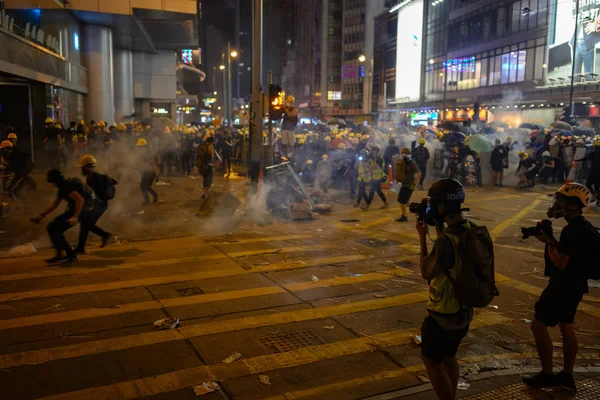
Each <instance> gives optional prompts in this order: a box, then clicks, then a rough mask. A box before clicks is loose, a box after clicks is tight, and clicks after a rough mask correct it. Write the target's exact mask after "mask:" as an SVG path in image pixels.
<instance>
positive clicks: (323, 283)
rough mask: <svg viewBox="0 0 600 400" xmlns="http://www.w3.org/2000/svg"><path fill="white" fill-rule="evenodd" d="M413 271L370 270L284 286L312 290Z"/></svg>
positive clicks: (369, 280) (293, 290)
mask: <svg viewBox="0 0 600 400" xmlns="http://www.w3.org/2000/svg"><path fill="white" fill-rule="evenodd" d="M412 273H413V272H412V271H410V270H408V269H406V268H401V267H398V268H397V269H390V270H386V271H380V272H369V273H366V274H361V275H360V276H342V277H335V278H330V279H321V280H319V281H318V282H312V281H311V282H297V283H290V284H287V285H283V287H284V288H286V289H287V290H289V291H290V292H298V291H301V290H311V289H316V288H327V287H332V286H341V285H353V284H357V283H364V282H371V281H379V280H388V279H393V278H394V277H395V276H408V275H412Z"/></svg>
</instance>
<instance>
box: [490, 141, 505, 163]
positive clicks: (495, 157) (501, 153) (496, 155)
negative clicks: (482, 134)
mask: <svg viewBox="0 0 600 400" xmlns="http://www.w3.org/2000/svg"><path fill="white" fill-rule="evenodd" d="M506 155H507V151H506V147H504V146H502V145H501V144H499V145H496V147H494V149H493V150H492V154H491V157H492V159H491V161H492V163H502V162H503V159H504V158H506Z"/></svg>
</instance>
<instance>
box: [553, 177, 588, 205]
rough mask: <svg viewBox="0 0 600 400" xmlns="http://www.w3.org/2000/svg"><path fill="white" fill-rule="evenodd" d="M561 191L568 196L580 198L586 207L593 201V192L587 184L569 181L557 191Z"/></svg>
mask: <svg viewBox="0 0 600 400" xmlns="http://www.w3.org/2000/svg"><path fill="white" fill-rule="evenodd" d="M559 193H560V194H562V195H563V196H566V197H576V198H578V199H579V201H581V204H583V206H584V207H587V206H588V204H589V203H590V201H592V192H590V190H589V189H588V188H587V187H586V186H584V185H581V184H579V183H567V184H566V185H563V186H561V188H560V189H558V192H556V194H559Z"/></svg>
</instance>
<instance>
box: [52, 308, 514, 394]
mask: <svg viewBox="0 0 600 400" xmlns="http://www.w3.org/2000/svg"><path fill="white" fill-rule="evenodd" d="M507 321H509V318H506V317H504V316H503V315H500V314H496V313H486V314H482V315H478V316H476V317H475V319H474V320H473V322H472V323H471V329H478V328H483V327H486V326H491V325H495V324H498V323H502V322H507ZM418 332H419V328H413V329H407V330H398V331H392V332H385V333H380V334H374V335H370V336H363V337H360V338H357V339H349V340H344V341H338V342H333V343H328V344H323V345H318V346H310V347H306V348H303V349H299V350H294V351H290V352H284V353H278V354H267V355H263V356H257V357H253V358H249V359H244V358H242V359H240V360H238V361H236V362H235V363H233V364H218V365H204V366H200V367H194V368H188V369H184V370H179V371H175V372H170V373H166V374H162V375H157V376H153V377H148V378H140V379H136V380H133V381H128V382H120V383H115V384H112V385H106V386H100V387H93V388H88V389H83V390H78V391H74V392H69V393H62V394H57V395H52V396H48V397H44V399H47V400H50V399H52V400H71V399H77V400H79V399H94V400H102V399H106V400H112V399H133V398H138V397H144V396H152V395H156V394H160V393H168V392H172V391H175V390H179V389H182V388H185V387H190V386H193V385H197V384H198V382H206V381H209V380H210V381H220V382H223V381H225V380H227V379H233V378H239V377H241V376H247V375H253V374H258V373H264V372H267V371H273V370H277V369H281V368H290V367H296V366H300V365H306V364H310V363H315V362H318V361H323V360H329V359H334V358H338V357H342V356H346V355H350V354H360V353H365V352H370V351H373V350H374V349H376V348H379V347H382V346H383V347H389V346H399V345H403V344H409V343H411V342H412V340H413V339H412V336H413V335H415V334H417V333H418ZM412 368H414V367H412Z"/></svg>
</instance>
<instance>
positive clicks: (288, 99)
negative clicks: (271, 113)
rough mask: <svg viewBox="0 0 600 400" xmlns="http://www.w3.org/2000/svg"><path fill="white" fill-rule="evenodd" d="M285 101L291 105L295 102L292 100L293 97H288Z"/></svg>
mask: <svg viewBox="0 0 600 400" xmlns="http://www.w3.org/2000/svg"><path fill="white" fill-rule="evenodd" d="M285 101H286V102H288V103H293V102H294V101H296V99H295V98H294V96H292V95H289V96H288V97H286V98H285Z"/></svg>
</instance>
